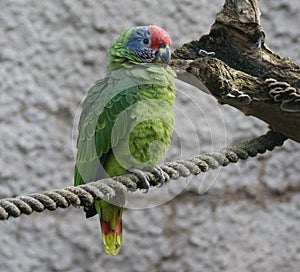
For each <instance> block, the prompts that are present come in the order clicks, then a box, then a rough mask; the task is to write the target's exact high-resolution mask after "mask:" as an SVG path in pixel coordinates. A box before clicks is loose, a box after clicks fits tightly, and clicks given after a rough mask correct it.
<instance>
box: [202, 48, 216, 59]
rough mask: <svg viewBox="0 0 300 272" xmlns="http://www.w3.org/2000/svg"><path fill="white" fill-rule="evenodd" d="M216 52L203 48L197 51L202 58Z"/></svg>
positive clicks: (211, 55)
mask: <svg viewBox="0 0 300 272" xmlns="http://www.w3.org/2000/svg"><path fill="white" fill-rule="evenodd" d="M215 54H216V53H215V52H213V51H212V52H208V51H206V50H204V49H200V50H199V52H198V55H199V56H200V57H201V58H204V57H213V56H214V55H215Z"/></svg>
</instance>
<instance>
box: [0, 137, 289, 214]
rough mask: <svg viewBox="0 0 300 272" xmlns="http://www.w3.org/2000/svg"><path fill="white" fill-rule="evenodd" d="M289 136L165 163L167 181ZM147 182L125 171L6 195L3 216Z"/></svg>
mask: <svg viewBox="0 0 300 272" xmlns="http://www.w3.org/2000/svg"><path fill="white" fill-rule="evenodd" d="M286 139H287V137H285V136H284V135H282V134H280V133H276V132H273V131H269V132H267V133H266V134H265V135H262V136H260V137H258V138H254V139H251V140H247V141H244V142H240V143H237V144H234V145H232V146H231V147H226V148H223V149H222V150H221V151H219V152H212V153H205V154H200V155H197V156H195V157H193V158H191V159H188V160H177V161H174V162H169V163H166V164H165V165H163V166H161V169H162V170H163V174H164V175H165V179H166V181H169V180H171V179H174V180H176V179H178V178H180V177H187V176H189V175H198V174H200V173H201V172H206V171H208V170H209V169H215V168H218V167H220V166H227V165H228V164H229V163H236V162H237V161H238V160H239V159H242V160H245V159H247V158H248V157H249V156H250V157H255V156H256V155H257V154H259V153H260V154H263V153H265V152H266V150H270V151H271V150H273V149H274V148H275V147H276V146H281V145H282V144H283V142H284V141H285V140H286ZM145 174H146V175H147V176H148V177H149V180H150V184H151V186H156V185H158V184H159V177H157V176H156V175H155V172H153V173H151V172H145ZM142 187H143V181H142V180H141V178H140V177H139V176H138V175H135V174H125V175H123V176H118V177H113V178H108V179H102V180H99V181H95V182H90V183H87V184H84V185H80V186H77V187H73V186H69V187H65V188H63V189H56V190H53V191H46V192H41V193H34V194H30V195H27V196H17V197H15V198H5V199H1V200H0V219H1V220H6V219H8V218H9V217H18V216H20V215H21V214H27V215H29V214H31V213H33V212H34V211H35V212H42V211H44V210H46V209H47V210H50V211H54V210H56V209H57V208H67V207H69V206H70V205H72V206H75V207H77V206H85V207H88V206H92V205H93V203H94V201H95V200H96V199H112V198H114V197H117V196H118V195H120V194H124V193H125V192H126V191H128V190H131V191H135V190H137V189H143V188H142Z"/></svg>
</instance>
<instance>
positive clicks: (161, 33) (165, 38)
mask: <svg viewBox="0 0 300 272" xmlns="http://www.w3.org/2000/svg"><path fill="white" fill-rule="evenodd" d="M149 30H150V35H151V48H153V49H159V48H160V46H161V45H162V44H164V43H166V44H167V45H169V47H170V46H171V39H170V36H169V34H168V33H167V32H166V31H165V30H163V29H162V28H160V27H158V26H154V25H150V26H149Z"/></svg>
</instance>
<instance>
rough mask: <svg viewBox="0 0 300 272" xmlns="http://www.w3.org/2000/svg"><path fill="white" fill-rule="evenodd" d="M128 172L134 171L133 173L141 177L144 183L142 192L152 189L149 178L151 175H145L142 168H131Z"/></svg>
mask: <svg viewBox="0 0 300 272" xmlns="http://www.w3.org/2000/svg"><path fill="white" fill-rule="evenodd" d="M128 172H129V173H132V174H135V175H137V176H138V177H139V178H140V180H141V181H142V183H143V189H142V192H143V193H148V191H149V189H150V179H149V177H148V176H147V175H145V173H144V172H143V171H142V170H140V169H137V168H130V169H128Z"/></svg>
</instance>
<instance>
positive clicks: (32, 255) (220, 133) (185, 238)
mask: <svg viewBox="0 0 300 272" xmlns="http://www.w3.org/2000/svg"><path fill="white" fill-rule="evenodd" d="M223 2H224V1H223V0H218V1H207V0H202V1H188V0H185V1H179V0H177V1H171V0H166V1H156V0H153V1H145V0H144V1H133V0H127V1H124V0H123V1H121V0H117V1H107V0H105V1H96V0H88V1H80V0H63V1H38V0H26V1H24V0H15V1H8V0H2V1H1V2H0V63H1V65H0V182H1V186H0V198H5V197H13V196H16V195H20V194H22V195H24V194H28V193H32V192H38V191H41V190H50V189H54V188H59V187H64V186H68V185H71V184H72V178H73V177H72V176H73V166H74V144H73V142H72V138H74V136H72V135H73V134H74V133H76V128H74V127H73V122H74V120H75V124H76V116H77V117H78V113H79V112H80V107H79V104H80V102H81V101H82V99H83V97H84V95H85V93H86V91H87V89H88V87H89V86H90V85H91V84H93V83H94V82H95V81H96V80H97V79H98V78H100V77H101V76H103V75H104V74H105V72H106V63H107V62H106V57H105V55H106V51H107V49H108V47H109V45H110V43H111V42H112V41H113V40H114V39H115V38H116V37H117V36H118V34H119V33H120V32H121V31H122V29H124V28H125V27H128V26H133V25H146V24H156V25H159V26H161V27H163V28H164V29H166V30H167V31H168V32H169V34H170V36H171V37H172V40H173V48H176V47H178V46H179V45H181V44H183V43H184V42H187V41H190V40H192V39H197V38H198V37H199V36H200V35H202V34H204V33H207V32H208V31H209V28H210V25H211V24H212V23H213V22H214V18H215V15H216V13H217V12H218V11H219V10H220V8H221V6H222V5H223ZM260 5H261V10H262V22H263V27H264V29H265V31H266V35H267V44H268V46H269V47H271V49H273V50H274V51H275V52H277V53H279V54H281V55H282V56H289V57H291V58H292V59H293V60H294V61H295V62H296V63H298V64H300V51H299V43H300V38H299V37H300V32H299V25H300V17H299V16H298V15H299V14H300V2H297V1H288V2H287V1H282V0H281V1H279V0H276V1H275V0H274V1H261V3H260ZM176 89H177V104H176V106H177V107H176V117H177V118H176V127H175V131H176V134H175V136H174V139H173V144H172V147H171V150H170V151H169V152H168V155H167V160H174V159H178V158H181V157H185V158H186V157H190V156H192V155H194V154H197V153H198V152H203V151H211V150H217V149H219V148H221V147H223V146H226V145H227V144H230V143H232V142H236V141H239V140H243V139H248V138H251V137H255V136H259V135H261V134H263V133H264V132H265V131H266V130H267V125H266V124H264V123H263V122H261V121H259V120H256V119H254V118H251V117H245V116H243V115H242V114H241V113H240V112H238V111H236V110H234V109H232V108H230V107H228V106H219V105H217V103H216V102H215V100H214V99H213V98H211V97H210V96H208V95H206V94H205V93H203V92H201V91H199V90H197V89H195V88H192V87H190V86H188V85H186V84H183V83H180V82H178V83H177V87H176ZM299 151H300V146H299V144H297V143H295V142H293V141H287V142H286V143H285V144H284V146H283V147H281V148H277V149H276V150H275V151H274V152H268V153H267V154H264V155H262V156H259V157H257V158H254V159H249V160H247V161H245V162H240V163H238V164H236V165H230V166H228V167H227V168H224V169H221V170H218V171H212V172H210V173H207V174H206V175H201V176H199V177H194V178H189V179H187V180H185V181H184V180H182V181H181V182H177V181H175V182H171V183H170V184H169V185H168V186H165V187H164V188H163V189H160V190H152V191H151V193H150V194H148V195H142V194H139V193H134V194H131V195H130V196H129V201H128V207H129V209H128V210H126V211H125V212H124V220H123V222H124V244H123V246H122V249H121V252H120V254H119V255H118V256H117V257H112V256H106V255H105V254H104V253H103V249H102V245H101V240H100V231H99V222H98V218H96V217H95V218H92V219H89V220H86V219H85V217H84V214H83V212H82V211H81V210H80V209H75V208H69V209H67V210H58V211H55V212H44V213H42V214H33V215H32V216H22V217H20V218H18V219H10V220H8V221H7V222H0V233H1V235H0V267H1V271H6V272H10V271H12V272H18V271H22V272H27V271H76V272H81V271H110V272H113V271H298V269H299V266H300V254H299V252H300V240H299V237H300V228H299V222H300V194H299V191H300V176H299V171H300V164H299ZM210 186H212V187H210ZM209 187H210V190H209V192H208V194H205V195H203V194H202V193H203V192H205V191H206V190H207V188H209ZM182 191H184V192H183V193H181V192H182ZM178 193H181V194H180V195H178ZM176 195H177V196H176ZM133 207H135V208H133ZM141 208H143V209H141Z"/></svg>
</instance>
